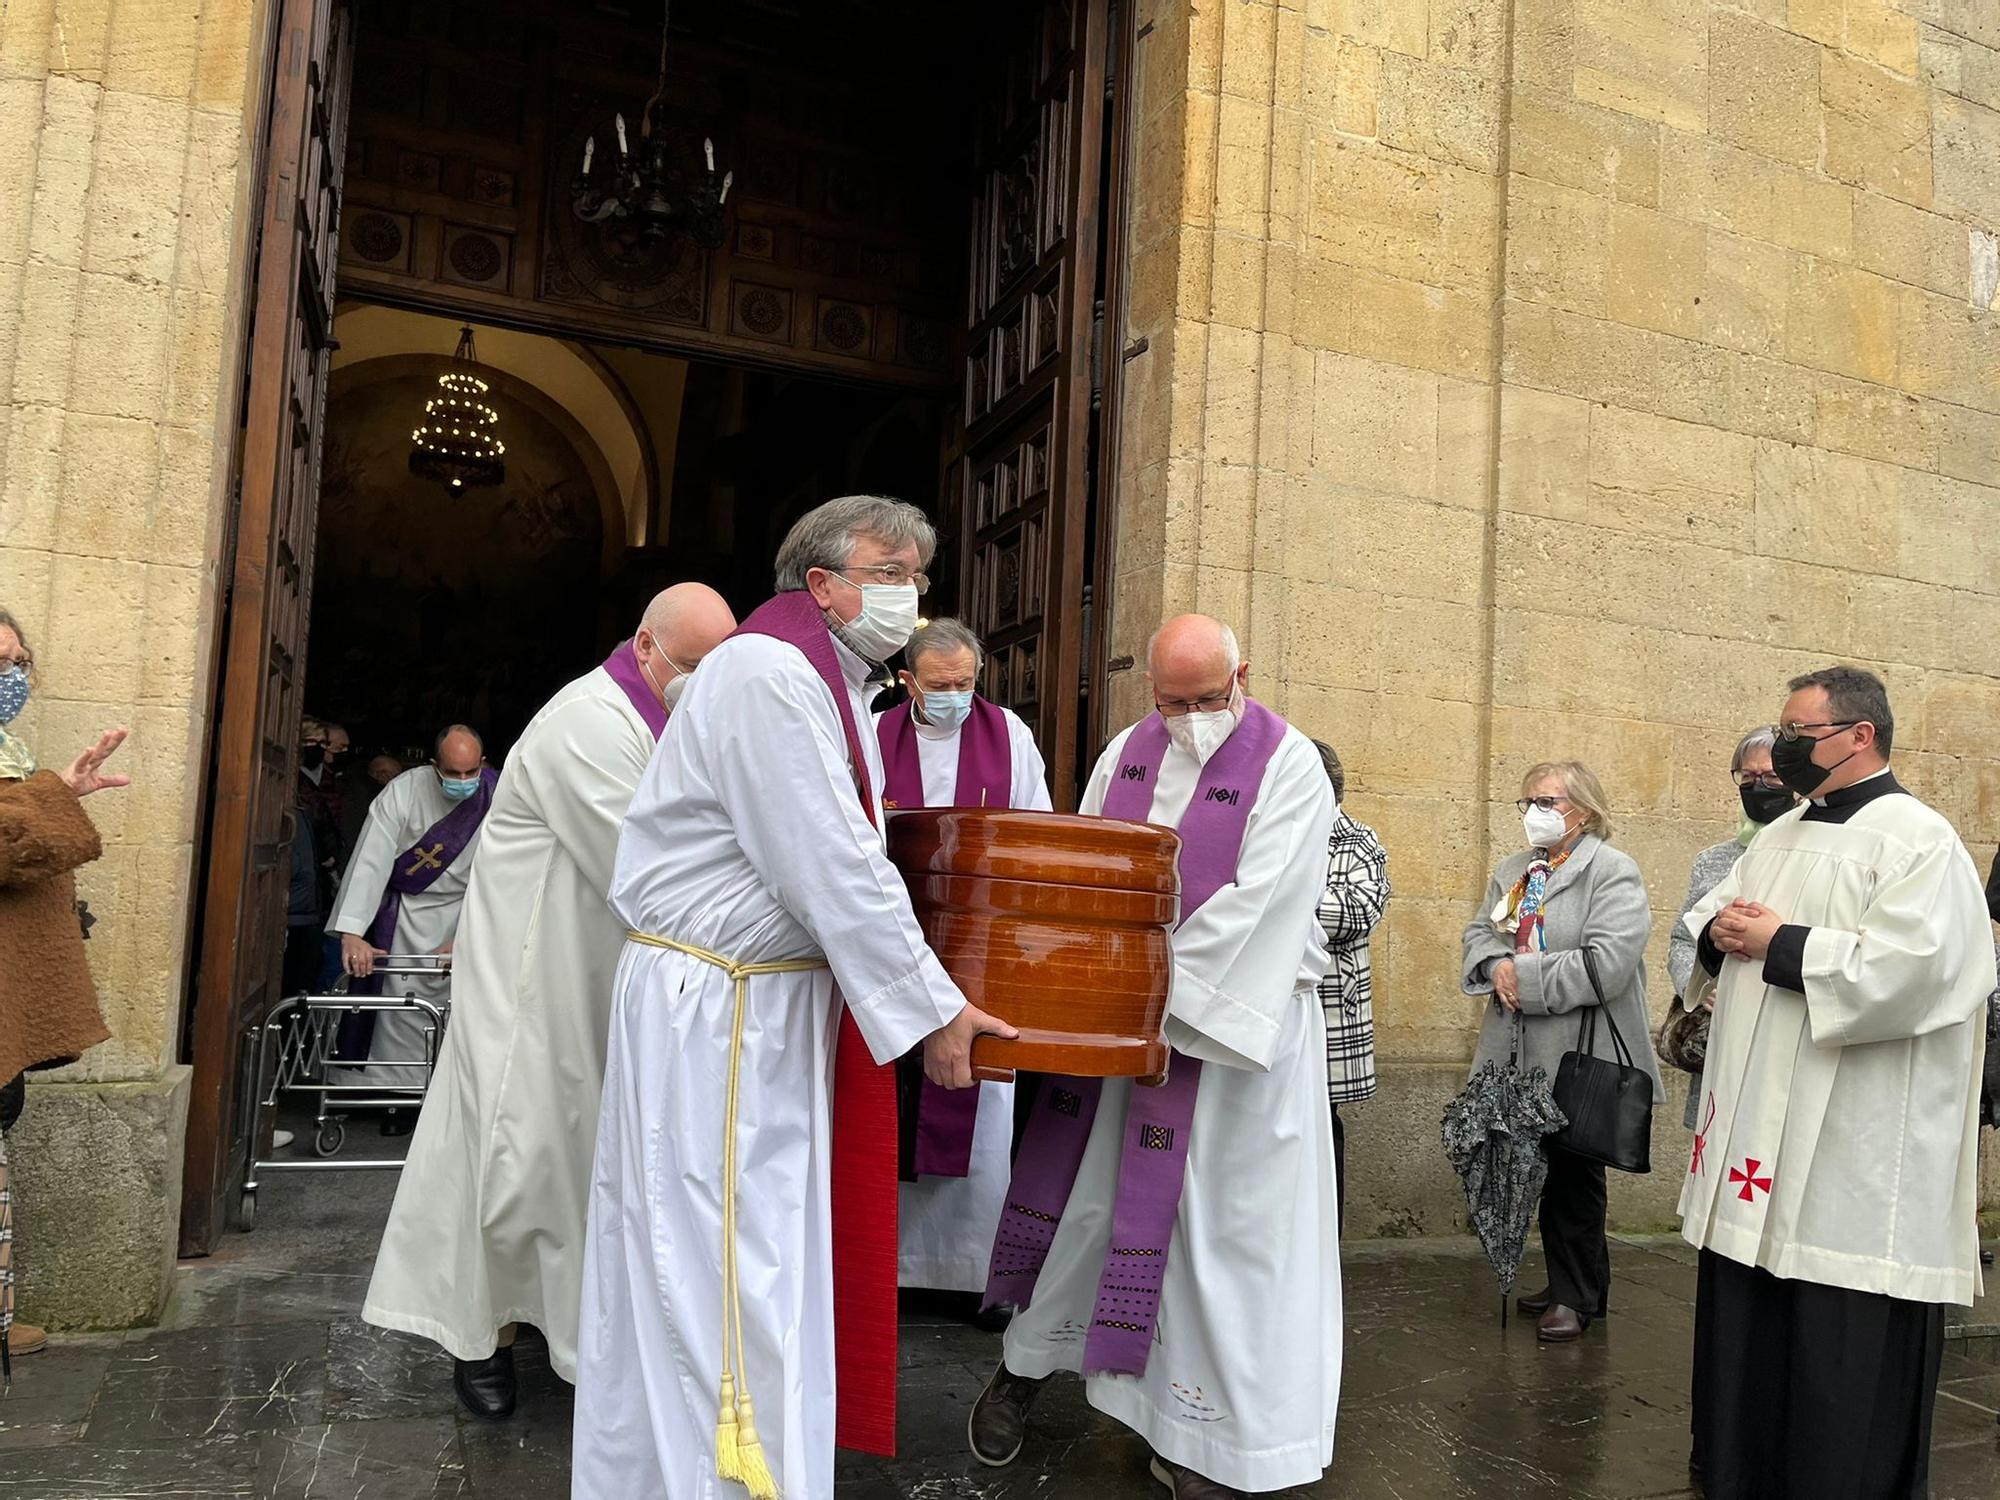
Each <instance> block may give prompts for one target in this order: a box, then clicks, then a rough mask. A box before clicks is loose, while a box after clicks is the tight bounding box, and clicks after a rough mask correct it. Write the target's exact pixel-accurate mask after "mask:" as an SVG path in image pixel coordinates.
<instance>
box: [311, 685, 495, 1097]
mask: <svg viewBox="0 0 2000 1500" xmlns="http://www.w3.org/2000/svg"><path fill="white" fill-rule="evenodd" d="M497 781H498V777H497V774H496V773H495V772H494V771H492V770H491V769H489V768H488V767H487V765H486V747H485V745H484V744H483V743H482V742H481V740H480V738H479V734H478V732H477V731H476V730H473V729H469V728H467V727H466V726H465V725H463V724H454V725H452V726H451V727H450V728H448V729H446V730H445V731H444V732H443V733H442V734H440V735H439V736H438V737H437V742H436V745H435V747H434V756H433V759H432V761H431V763H430V764H429V765H427V766H418V767H417V768H416V769H415V770H413V771H405V772H404V773H403V774H402V775H401V776H398V777H397V778H396V779H395V780H394V781H392V782H390V783H389V784H388V785H387V786H386V787H384V788H383V789H382V794H381V796H379V797H377V798H376V799H375V800H374V802H373V803H371V804H370V805H369V808H368V817H367V819H366V821H364V822H363V823H362V825H361V837H360V839H359V840H358V841H356V843H355V846H354V853H353V854H352V856H350V857H349V859H348V862H347V871H346V873H345V874H343V875H342V876H341V879H340V890H339V892H338V894H336V895H335V897H334V902H333V916H332V917H331V918H330V919H329V920H328V922H327V924H326V930H327V931H328V932H329V933H333V934H335V935H337V936H338V937H339V939H340V964H341V968H342V970H343V971H344V972H345V973H346V974H347V975H348V977H349V979H350V981H361V982H366V981H368V980H370V979H371V977H372V976H373V975H374V972H375V960H376V959H378V958H380V957H382V956H383V955H385V954H394V955H396V956H397V957H400V958H407V957H417V956H424V955H428V954H444V953H449V952H451V944H452V939H453V938H455V937H456V936H457V935H458V916H459V911H460V909H461V907H462V906H463V904H464V901H465V886H466V882H467V881H468V880H470V879H471V877H472V863H473V858H474V856H475V855H476V854H477V853H478V851H479V833H480V829H481V828H482V827H483V826H484V823H485V817H486V812H487V810H488V809H489V808H490V807H491V805H492V801H493V790H494V787H495V785H496V784H497ZM386 984H387V989H386V993H390V994H396V995H405V994H407V995H414V996H415V997H416V998H417V999H419V1000H427V1001H429V1002H431V1003H432V1004H433V1005H437V1006H440V1007H442V1006H443V1005H444V1004H445V1002H446V1000H447V998H448V997H449V994H450V985H451V976H450V974H449V973H446V972H440V973H437V974H434V975H397V976H396V977H395V978H394V979H392V980H388V981H386ZM373 1020H374V1025H373V1026H372V1027H370V1026H367V1025H366V1024H365V1020H364V1022H363V1024H362V1025H361V1026H360V1027H359V1028H356V1029H346V1030H343V1034H342V1040H343V1045H345V1044H346V1042H347V1041H348V1039H349V1038H351V1037H356V1036H360V1037H365V1038H366V1043H367V1047H368V1061H369V1063H370V1064H371V1066H369V1067H366V1068H359V1069H354V1070H351V1071H349V1072H348V1073H347V1075H346V1076H345V1077H344V1078H342V1079H341V1082H343V1083H349V1084H366V1085H368V1086H370V1087H372V1088H378V1089H407V1088H420V1087H422V1086H423V1084H424V1083H425V1072H426V1067H427V1065H428V1063H429V1060H430V1050H429V1049H430V1042H429V1039H428V1038H429V1032H430V1024H431V1023H430V1018H429V1017H428V1016H427V1015H425V1014H424V1013H423V1012H421V1011H418V1010H415V1009H411V1010H408V1011H386V1010H385V1011H376V1012H374V1013H373ZM413 1113H414V1111H411V1110H391V1111H389V1112H388V1113H387V1114H386V1115H384V1116H383V1118H382V1133H383V1134H384V1135H408V1134H409V1133H410V1130H411V1128H412V1124H413V1120H412V1115H413Z"/></svg>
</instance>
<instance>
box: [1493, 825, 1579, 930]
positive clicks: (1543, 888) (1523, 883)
mask: <svg viewBox="0 0 2000 1500" xmlns="http://www.w3.org/2000/svg"><path fill="white" fill-rule="evenodd" d="M1575 852H1576V845H1574V844H1571V845H1570V846H1569V848H1567V849H1565V850H1563V852H1562V853H1560V854H1558V855H1557V856H1556V857H1555V858H1554V859H1547V858H1544V857H1543V856H1542V854H1541V852H1540V851H1539V850H1538V851H1536V856H1535V858H1534V859H1533V860H1531V861H1530V862H1529V864H1528V868H1527V869H1525V870H1523V871H1522V872H1521V878H1520V879H1519V880H1517V881H1515V882H1514V889H1513V890H1511V891H1509V892H1508V893H1507V900H1506V903H1505V908H1504V910H1500V911H1496V912H1494V914H1493V921H1494V925H1495V926H1497V927H1498V928H1499V929H1500V930H1501V931H1502V932H1505V931H1507V930H1508V929H1509V928H1510V927H1511V928H1512V929H1513V932H1514V951H1515V952H1516V953H1539V952H1541V951H1542V950H1543V949H1544V948H1546V947H1547V946H1548V943H1547V940H1546V939H1545V938H1544V937H1543V936H1542V902H1543V901H1544V900H1545V899H1546V898H1547V896H1548V890H1549V877H1550V876H1551V875H1553V874H1555V872H1556V871H1557V870H1560V869H1561V868H1562V866H1563V861H1564V860H1566V859H1568V858H1569V857H1570V855H1572V854H1574V853H1575Z"/></svg>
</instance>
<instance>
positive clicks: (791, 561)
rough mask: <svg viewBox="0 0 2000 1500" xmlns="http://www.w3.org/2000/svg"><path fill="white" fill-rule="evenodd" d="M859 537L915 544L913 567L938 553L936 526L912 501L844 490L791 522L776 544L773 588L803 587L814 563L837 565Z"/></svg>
mask: <svg viewBox="0 0 2000 1500" xmlns="http://www.w3.org/2000/svg"><path fill="white" fill-rule="evenodd" d="M863 537H867V538H869V539H870V540H871V541H875V542H879V543H881V544H882V545H883V546H885V547H892V548H894V547H903V546H907V545H908V544H909V543H911V542H915V543H916V544H917V566H918V567H927V566H929V564H930V560H931V558H932V557H933V556H934V555H935V554H936V552H937V528H936V527H935V526H933V525H931V523H930V518H929V517H928V516H926V515H925V514H924V513H923V512H922V511H920V510H918V509H917V508H916V506H914V505H911V504H910V503H909V502H907V501H904V500H892V499H890V498H889V497H888V496H887V495H843V496H841V497H840V498H839V499H838V500H829V501H827V502H826V503H825V504H824V505H816V506H814V507H813V508H812V509H811V510H809V511H807V512H806V513H805V514H804V515H802V516H800V517H799V518H798V520H796V521H794V522H793V523H792V529H791V530H790V531H788V532H786V533H785V539H784V541H783V542H781V543H780V544H779V545H778V565H777V569H778V580H777V582H778V592H779V593H781V594H782V593H789V592H791V591H792V590H794V589H802V588H804V587H805V586H806V573H807V572H808V571H809V570H810V569H813V568H827V569H830V570H833V569H840V568H844V567H846V566H847V564H848V561H849V560H850V559H851V558H852V557H853V556H854V549H855V547H856V546H857V545H858V544H859V543H860V541H861V539H862V538H863Z"/></svg>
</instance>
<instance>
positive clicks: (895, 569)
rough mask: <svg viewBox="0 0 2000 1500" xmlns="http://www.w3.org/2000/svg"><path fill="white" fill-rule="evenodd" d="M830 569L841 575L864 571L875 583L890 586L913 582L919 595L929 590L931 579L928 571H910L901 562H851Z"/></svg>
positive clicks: (850, 581) (849, 580) (899, 586)
mask: <svg viewBox="0 0 2000 1500" xmlns="http://www.w3.org/2000/svg"><path fill="white" fill-rule="evenodd" d="M831 571H833V572H835V573H838V574H840V575H841V576H842V577H846V575H847V574H849V573H866V574H868V575H869V577H871V578H873V579H874V580H875V581H876V582H877V583H886V584H887V585H888V586H889V587H890V588H901V587H902V586H903V585H904V584H906V583H907V584H913V585H915V587H916V590H917V594H918V596H919V597H921V596H922V595H924V594H928V593H929V592H930V591H931V580H930V575H929V574H928V573H912V572H911V571H910V570H909V569H908V568H906V567H904V566H903V565H902V564H901V563H869V564H866V565H862V564H853V565H850V566H848V567H845V568H834V569H832V570H831ZM847 581H848V582H849V583H852V582H854V580H853V579H851V578H849V579H848V580H847Z"/></svg>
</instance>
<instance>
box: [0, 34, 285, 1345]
mask: <svg viewBox="0 0 2000 1500" xmlns="http://www.w3.org/2000/svg"><path fill="white" fill-rule="evenodd" d="M257 12H258V8H257V7H254V6H253V4H252V0H182V3H177V4H168V3H164V0H88V3H73V0H7V4H6V6H5V8H4V12H0V604H4V606H5V607H6V608H8V609H9V610H11V611H13V612H14V613H15V614H16V615H18V616H19V617H20V619H21V620H22V623H23V625H24V626H25V627H26V629H27V631H28V633H29V636H30V639H31V642H32V644H33V646H34V648H35V655H36V658H37V662H38V665H39V669H40V681H39V682H38V684H37V686H36V691H35V696H34V699H33V702H32V703H31V705H30V707H29V709H28V711H27V713H26V714H25V715H24V716H23V718H22V720H21V721H20V723H19V725H18V726H17V727H18V728H19V729H20V731H21V732H22V734H23V735H24V737H25V738H26V739H27V740H28V741H29V743H30V744H31V745H33V746H34V747H36V749H37V751H38V752H39V753H40V755H41V757H42V758H43V759H44V760H45V761H48V762H55V761H59V760H61V761H66V760H67V758H68V757H69V756H72V755H74V754H75V753H76V751H77V750H78V749H80V748H82V746H83V745H84V744H85V743H86V742H87V741H88V740H89V739H90V738H91V737H93V736H94V735H95V734H96V732H97V731H98V730H99V729H101V728H104V727H107V726H109V725H112V724H119V723H123V724H127V725H129V726H130V727H131V729H132V738H131V741H130V743H129V744H128V745H127V747H126V749H125V750H124V751H123V753H122V755H121V757H120V761H121V766H120V768H121V769H123V770H125V771H127V772H129V773H130V774H131V775H132V776H133V777H134V781H135V784H134V786H133V787H132V789H131V790H130V791H126V792H106V793H103V794H101V795H100V796H98V797H95V798H93V799H92V800H91V801H90V802H89V803H88V804H87V806H88V808H89V810H90V813H91V815H92V817H93V818H94V819H95V820H96V822H97V824H98V827H99V828H100V829H101V830H102V831H103V834H104V842H105V851H104V857H103V859H101V860H100V861H98V862H97V863H96V864H94V865H91V866H89V867H88V868H87V869H85V870H84V871H82V872H81V874H80V877H79V884H80V887H81V890H82V894H83V895H84V897H85V899H87V900H88V901H89V903H90V907H91V909H92V911H93V912H94V913H95V914H96V915H97V918H98V922H97V926H96V928H95V930H94V932H93V934H92V938H91V943H90V954H91V963H92V969H93V972H94V973H95V974H96V977H97V983H98V987H99V992H100V997H101V999H102V1003H103V1008H104V1014H105V1019H106V1021H107V1022H108V1023H109V1025H110V1027H111V1030H112V1033H113V1036H112V1040H110V1041H109V1042H106V1043H105V1044H104V1045H103V1046H101V1047H98V1048H96V1049H95V1050H93V1051H92V1052H91V1053H90V1054H89V1055H88V1056H87V1057H85V1058H84V1059H83V1060H82V1061H81V1062H80V1063H78V1064H77V1065H75V1066H74V1067H72V1068H69V1069H67V1070H65V1071H64V1072H63V1073H61V1074H58V1075H55V1079H56V1081H54V1082H42V1083H38V1084H37V1085H36V1086H35V1087H33V1088H31V1089H30V1090H29V1096H28V1099H29V1102H28V1107H27V1113H26V1115H25V1116H24V1118H23V1120H22V1122H21V1126H20V1130H19V1134H18V1136H17V1138H16V1139H15V1140H14V1143H13V1147H12V1149H13V1151H14V1154H15V1156H16V1158H17V1162H18V1166H17V1173H18V1178H17V1180H18V1182H19V1184H20V1186H21V1188H22V1192H21V1201H20V1203H19V1205H18V1208H19V1227H20V1253H21V1259H22V1264H23V1270H24V1279H23V1286H22V1289H21V1313H22V1316H23V1317H25V1318H28V1319H31V1320H37V1321H40V1320H47V1321H50V1322H55V1323H58V1324H67V1323H77V1322H105V1321H113V1322H117V1321H135V1320H142V1319H144V1318H146V1317H148V1316H150V1315H151V1313H152V1312H153V1311H154V1310H156V1309H157V1307H158V1305H159V1303H160V1299H161V1298H162V1297H163V1296H164V1293H165V1289H166V1278H167V1273H168V1271H169V1269H170V1268H171V1265H172V1261H173V1254H174V1240H175V1234H176V1230H177V1221H178V1213H179V1199H180V1158H181V1131H182V1128H183V1123H182V1122H183V1121H184V1118H185V1114H186V1108H185V1097H184V1096H185V1093H186V1087H187V1084H186V1076H185V1070H184V1069H182V1068H180V1067H178V1066H177V1065H176V1058H177V1055H178V1046H179V1036H178V1030H179V1024H180V1005H181V996H182V992H183V979H184V975H183V965H184V961H185V950H186V944H187V935H188V934H187V928H188V921H189V916H188V911H187V890H188V882H189V875H190V864H191V858H192V848H193V838H194V833H195V827H194V823H195V817H196V808H197V797H198V792H199V783H200V779H201V769H200V766H199V763H198V760H199V755H200V750H201V744H202V733H203V725H202V722H201V719H202V715H203V713H204V711H205V707H206V702H207V690H206V684H207V682H208V678H209V663H208V653H209V651H210V649H211V645H212V642H211V636H212V630H211V627H210V621H211V618H212V615H213V611H214V606H215V602H216V583H217V567H218V561H217V554H218V551H219V548H220V536H221V524H220V523H221V517H222V515H223V506H222V503H221V501H222V486H223V483H224V478H225V471H226V459H227V447H226V445H227V441H228V435H229V431H230V429H231V427H232V426H233V423H232V421H231V420H230V419H231V418H233V416H234V412H235V407H236V399H237V398H236V394H235V392H236V389H237V386H236V371H235V370H234V368H233V363H234V361H235V359H236V356H237V351H238V348H239V345H240V342H241V339H240V334H241V318H240V308H239V306H238V302H239V301H240V298H241V294H242V292H243V288H244V282H245V277H244V274H243V267H244V243H243V241H244V233H243V229H244V220H245V218H246V209H245V205H246V202H247V174H246V168H247V163H248V160H249V157H250V150H249V147H248V144H247V141H246V123H245V119H246V113H250V114H254V113H255V106H256V100H255V98H254V95H255V92H256V89H255V85H254V83H253V82H252V81H251V80H252V78H253V75H254V74H255V72H256V68H255V66H254V64H253V62H252V59H253V57H255V56H257V55H259V53H260V51H261V49H260V48H259V47H258V46H257V44H256V43H255V41H254V39H253V32H254V31H255V29H256V27H257V25H258V24H259V19H258V14H257ZM114 1187H115V1189H116V1191H115V1192H114V1193H113V1194H112V1196H113V1197H115V1199H116V1200H117V1204H118V1205H120V1206H118V1207H117V1210H116V1211H115V1212H114V1211H112V1205H111V1203H110V1200H108V1199H105V1197H104V1195H105V1193H106V1192H107V1191H109V1190H110V1189H112V1188H114ZM99 1200H103V1201H99Z"/></svg>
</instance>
